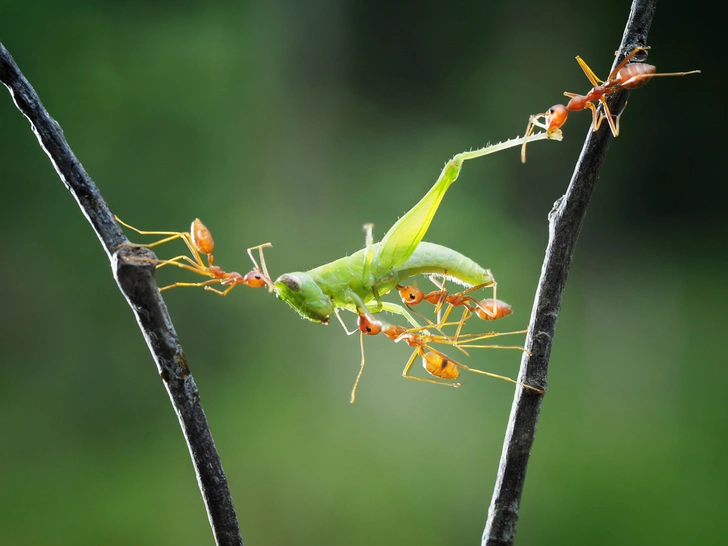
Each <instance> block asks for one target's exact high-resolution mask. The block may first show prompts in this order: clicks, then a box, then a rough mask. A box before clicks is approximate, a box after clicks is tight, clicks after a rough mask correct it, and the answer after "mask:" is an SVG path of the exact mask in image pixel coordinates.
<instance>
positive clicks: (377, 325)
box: [351, 313, 544, 403]
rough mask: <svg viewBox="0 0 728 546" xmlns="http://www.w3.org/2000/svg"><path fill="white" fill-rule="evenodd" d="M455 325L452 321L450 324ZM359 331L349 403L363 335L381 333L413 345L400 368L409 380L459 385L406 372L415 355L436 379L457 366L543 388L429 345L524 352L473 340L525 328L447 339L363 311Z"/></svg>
mask: <svg viewBox="0 0 728 546" xmlns="http://www.w3.org/2000/svg"><path fill="white" fill-rule="evenodd" d="M453 324H455V323H453ZM357 325H358V328H359V331H360V332H361V368H360V369H359V374H358V375H357V377H356V381H355V382H354V388H353V389H352V391H351V402H352V403H353V402H354V400H355V397H356V388H357V385H358V384H359V379H360V378H361V375H362V372H363V371H364V363H365V359H364V334H367V335H370V336H374V335H377V334H380V333H383V334H384V335H385V336H387V337H388V338H389V339H391V340H392V341H394V342H399V341H404V342H405V343H406V344H407V345H409V346H410V347H414V349H415V350H414V351H413V353H412V356H411V357H410V359H409V360H408V361H407V364H406V365H405V367H404V370H403V371H402V377H404V378H405V379H413V380H415V381H424V382H426V383H433V384H435V385H445V386H449V387H456V388H457V387H460V383H446V382H444V381H438V380H437V379H427V378H424V377H415V376H412V375H409V371H410V368H412V364H413V363H414V361H415V358H417V356H420V357H422V365H423V367H424V368H425V370H427V372H428V373H429V374H430V375H432V376H434V377H437V378H439V379H444V380H448V379H457V378H458V377H459V376H460V369H463V370H467V371H469V372H473V373H478V374H481V375H487V376H488V377H495V378H496V379H502V380H504V381H508V382H510V383H514V384H516V385H521V386H522V387H524V388H527V389H530V390H532V391H535V392H538V393H540V394H543V393H544V391H543V390H542V389H538V388H536V387H532V386H530V385H524V384H523V383H519V382H518V381H516V380H515V379H511V378H510V377H505V376H503V375H498V374H494V373H490V372H485V371H483V370H476V369H475V368H471V367H469V366H466V365H465V364H461V363H460V362H457V361H455V360H453V359H452V358H450V357H449V356H447V355H446V354H445V353H443V352H441V351H438V350H437V349H434V348H433V347H432V346H431V344H432V343H442V344H447V345H452V346H453V347H455V348H457V349H458V350H460V351H462V352H463V353H465V354H468V353H467V352H466V351H465V350H464V349H463V347H467V348H471V349H518V350H520V351H525V349H524V348H523V347H511V346H508V347H506V346H501V345H474V344H473V342H476V341H480V340H482V339H487V338H491V337H496V336H501V335H508V334H521V333H524V332H525V331H520V332H507V333H500V334H497V333H490V334H472V335H471V334H467V335H466V336H463V337H467V339H466V340H464V341H463V340H462V338H461V339H460V340H457V341H455V340H452V339H450V338H448V337H447V336H436V335H432V334H430V333H429V332H427V330H425V329H424V328H405V327H404V326H399V325H395V324H387V323H386V322H384V321H381V320H377V319H375V318H373V317H371V316H367V314H363V313H360V314H359V319H358V322H357ZM444 326H448V324H446V323H440V324H438V325H437V327H438V328H441V327H444Z"/></svg>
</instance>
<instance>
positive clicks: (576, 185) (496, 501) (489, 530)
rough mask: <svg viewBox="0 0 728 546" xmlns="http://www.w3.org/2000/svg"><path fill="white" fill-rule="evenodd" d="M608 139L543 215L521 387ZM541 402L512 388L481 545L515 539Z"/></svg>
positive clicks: (547, 348) (536, 354)
mask: <svg viewBox="0 0 728 546" xmlns="http://www.w3.org/2000/svg"><path fill="white" fill-rule="evenodd" d="M656 3H657V0H635V1H634V2H633V4H632V9H631V12H630V16H629V20H628V21H627V26H626V28H625V31H624V34H623V36H622V43H621V45H620V47H619V55H617V58H616V59H615V61H614V65H613V67H612V69H614V67H616V66H617V64H618V63H619V62H620V61H621V60H622V59H624V57H625V56H626V54H627V53H629V52H630V51H631V50H632V49H634V47H636V46H644V45H646V39H647V32H648V30H649V28H650V24H651V23H652V18H653V16H654V12H655V7H656ZM643 58H644V57H643ZM627 95H628V93H627V92H625V91H622V92H619V93H615V94H614V95H613V96H612V97H611V100H610V101H609V107H610V109H611V111H612V112H621V111H622V110H623V109H624V107H625V105H626V104H627ZM611 141H612V134H611V132H610V130H609V128H608V127H607V124H606V123H604V124H602V128H601V129H600V130H599V131H597V132H596V133H595V132H592V131H591V129H590V130H589V134H588V136H587V138H586V141H585V142H584V147H583V148H582V151H581V156H580V157H579V160H578V162H577V164H576V167H575V169H574V174H573V175H572V178H571V183H570V184H569V187H568V189H567V190H566V194H565V195H564V196H563V197H561V198H560V199H559V200H558V201H557V202H556V203H555V204H554V208H553V209H552V211H551V213H550V214H549V242H548V246H547V248H546V257H545V259H544V263H543V266H542V269H541V278H540V280H539V283H538V288H537V290H536V298H535V301H534V304H533V309H532V311H531V322H530V324H529V328H528V335H527V338H526V348H527V349H528V350H529V352H530V356H529V355H528V354H524V356H523V359H522V361H521V371H520V374H519V377H518V380H519V381H520V382H522V383H525V384H527V385H537V386H541V387H543V388H545V387H546V377H547V372H548V364H549V357H550V355H551V346H552V344H553V339H554V333H555V330H556V322H557V320H558V318H559V312H560V311H561V298H562V295H563V292H564V287H565V286H566V279H567V277H568V274H569V268H570V267H571V260H572V257H573V255H574V249H575V247H576V241H577V239H578V238H579V232H580V231H581V226H582V224H583V222H584V217H585V216H586V210H587V207H588V205H589V201H590V200H591V197H592V195H593V193H594V190H595V189H596V186H597V181H598V180H599V173H600V171H601V169H602V165H603V164H604V160H605V158H606V156H607V151H608V150H609V145H610V143H611ZM542 401H543V396H542V395H539V394H537V393H535V392H533V391H531V390H527V389H522V388H521V389H516V395H515V398H514V400H513V406H512V408H511V415H510V419H509V422H508V428H507V431H506V437H505V441H504V443H503V452H502V454H501V460H500V465H499V468H498V478H497V480H496V484H495V489H494V491H493V498H492V500H491V504H490V508H489V510H488V521H487V523H486V526H485V531H484V533H483V539H482V544H483V545H487V546H496V545H498V546H501V545H510V544H513V542H514V540H515V534H516V525H517V523H518V515H519V510H520V502H521V495H522V493H523V484H524V482H525V479H526V467H527V465H528V458H529V456H530V454H531V447H532V445H533V440H534V437H535V434H536V425H537V423H538V417H539V414H540V412H541V403H542Z"/></svg>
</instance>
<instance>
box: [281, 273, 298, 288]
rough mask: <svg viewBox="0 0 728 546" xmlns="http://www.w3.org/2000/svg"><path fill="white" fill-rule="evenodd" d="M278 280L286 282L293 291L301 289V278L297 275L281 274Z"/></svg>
mask: <svg viewBox="0 0 728 546" xmlns="http://www.w3.org/2000/svg"><path fill="white" fill-rule="evenodd" d="M278 282H282V283H283V284H285V285H286V286H287V287H288V288H289V289H290V290H291V291H292V292H299V291H300V290H301V279H299V278H298V277H297V276H296V275H288V274H286V275H281V276H280V277H279V278H278Z"/></svg>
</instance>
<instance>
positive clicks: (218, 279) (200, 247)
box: [115, 217, 273, 296]
mask: <svg viewBox="0 0 728 546" xmlns="http://www.w3.org/2000/svg"><path fill="white" fill-rule="evenodd" d="M115 218H116V221H117V222H119V223H120V224H121V225H122V226H125V227H127V228H129V229H131V230H133V231H135V232H137V233H139V234H140V235H166V237H165V238H164V239H160V240H159V241H156V242H154V243H151V244H148V245H142V246H145V247H147V248H152V247H155V246H158V245H161V244H163V243H167V242H169V241H173V240H175V239H182V240H183V241H184V243H185V245H187V248H188V249H189V250H190V252H191V253H192V256H193V258H194V259H193V258H190V257H189V256H186V255H180V256H175V257H174V258H171V259H169V260H160V261H159V262H157V267H164V266H165V265H174V266H177V267H181V268H182V269H186V270H188V271H192V272H193V273H197V274H198V275H202V276H204V277H210V279H211V280H209V281H203V282H176V283H174V284H170V285H169V286H164V287H162V288H160V289H159V290H160V292H161V291H163V290H167V289H169V288H175V287H178V286H204V287H205V290H210V291H212V292H215V293H216V294H220V295H221V296H226V295H227V294H228V293H229V292H230V291H231V290H232V289H233V288H235V287H236V286H237V285H239V284H245V285H247V286H250V287H251V288H260V287H262V286H268V290H269V291H271V290H272V287H273V283H272V282H271V280H270V277H269V276H268V271H267V267H266V265H265V258H264V257H263V248H265V247H269V246H271V244H270V243H265V244H263V245H258V246H254V247H251V248H249V249H248V256H250V259H251V260H252V261H253V264H254V265H255V267H254V268H253V269H252V270H251V271H249V272H248V273H246V274H245V275H241V274H240V273H238V272H236V271H232V272H230V273H228V272H226V271H223V269H222V268H221V267H220V266H217V265H214V260H215V259H214V257H213V255H212V252H213V250H215V241H214V240H213V238H212V233H211V232H210V230H209V229H207V227H206V226H205V225H204V224H203V223H202V222H201V221H200V219H199V218H195V220H194V221H193V222H192V225H191V226H190V231H189V233H186V232H183V231H142V230H140V229H137V228H135V227H134V226H130V225H129V224H127V223H125V222H123V221H122V220H121V219H120V218H118V217H115ZM256 249H257V250H258V252H259V254H260V259H261V263H262V264H263V269H262V271H261V268H260V267H259V266H258V262H256V261H255V258H254V257H253V254H252V251H253V250H256ZM202 254H205V255H207V265H205V262H204V261H203V259H202ZM211 284H220V285H221V286H225V287H227V288H226V289H225V290H223V291H221V290H216V289H215V288H212V287H211V286H210V285H211Z"/></svg>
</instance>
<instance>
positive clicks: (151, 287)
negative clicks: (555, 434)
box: [0, 43, 243, 546]
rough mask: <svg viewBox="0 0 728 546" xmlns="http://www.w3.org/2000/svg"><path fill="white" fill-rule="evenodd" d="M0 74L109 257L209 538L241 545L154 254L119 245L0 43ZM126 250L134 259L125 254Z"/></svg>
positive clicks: (98, 200)
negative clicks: (160, 389) (174, 429)
mask: <svg viewBox="0 0 728 546" xmlns="http://www.w3.org/2000/svg"><path fill="white" fill-rule="evenodd" d="M0 81H2V83H4V84H5V86H6V87H7V88H8V90H9V91H10V94H11V95H12V97H13V100H14V101H15V105H16V106H17V107H18V110H20V111H21V112H22V113H23V115H25V117H26V118H28V121H30V124H31V127H32V128H33V131H34V132H35V134H36V136H37V137H38V142H39V143H40V145H41V147H42V148H43V150H45V152H46V154H48V157H49V158H50V160H51V163H53V166H54V167H55V169H56V172H58V175H59V176H60V177H61V180H62V181H63V183H64V184H65V186H66V188H68V190H69V191H70V192H71V194H73V196H74V197H75V199H76V201H77V202H78V205H79V207H81V211H82V212H83V214H84V215H85V216H86V218H88V220H89V222H90V223H91V226H92V228H93V230H94V231H95V232H96V235H97V236H98V238H99V240H100V241H101V244H102V245H103V247H104V250H105V251H106V253H107V255H108V256H109V259H110V260H111V265H112V269H113V272H114V277H115V278H116V281H117V283H118V285H119V288H120V289H121V291H122V293H123V294H124V297H125V298H126V300H127V301H128V302H129V305H130V306H131V308H132V311H133V312H134V315H135V316H136V319H137V322H138V323H139V327H140V328H141V330H142V334H143V335H144V339H146V341H147V345H148V346H149V350H150V351H151V353H152V357H153V358H154V361H155V362H156V363H157V368H158V370H159V374H160V376H161V377H162V381H163V383H164V386H165V387H166V389H167V392H168V393H169V397H170V400H171V401H172V406H173V407H174V410H175V412H176V413H177V417H178V419H179V422H180V425H181V426H182V431H183V433H184V436H185V439H186V440H187V446H188V448H189V450H190V455H191V456H192V463H193V465H194V468H195V473H196V475H197V482H198V484H199V487H200V490H201V492H202V497H203V499H204V501H205V506H206V508H207V514H208V517H209V520H210V525H211V527H212V532H213V535H214V536H215V541H216V543H217V544H219V545H225V546H228V545H229V546H233V545H242V544H243V539H242V537H241V535H240V529H239V526H238V520H237V516H236V515H235V510H234V508H233V501H232V496H231V495H230V490H229V488H228V484H227V478H226V477H225V473H224V472H223V469H222V464H221V463H220V457H219V455H218V453H217V449H216V448H215V443H214V441H213V439H212V434H211V433H210V429H209V426H208V424H207V418H206V417H205V413H204V411H203V409H202V405H201V404H200V395H199V392H198V390H197V385H195V381H194V379H193V377H192V375H191V374H190V370H189V367H188V365H187V360H186V359H185V356H184V353H183V352H182V347H181V346H180V344H179V339H178V338H177V334H176V332H175V330H174V327H173V325H172V321H171V319H170V318H169V313H168V312H167V307H166V305H165V304H164V301H163V300H162V297H161V295H160V293H159V290H158V289H157V284H156V282H155V280H154V269H155V268H154V266H153V265H146V264H145V263H144V261H140V260H138V257H139V256H143V257H147V258H151V259H154V258H155V257H154V254H153V253H151V252H150V251H148V250H146V249H140V248H138V247H132V246H124V245H128V244H129V240H128V239H127V238H126V237H125V236H124V234H123V232H122V231H121V229H120V228H119V226H118V224H117V223H116V222H115V221H114V216H113V214H112V213H111V211H110V210H109V207H108V206H107V205H106V203H105V202H104V199H103V198H102V197H101V193H100V192H99V190H98V188H97V187H96V185H95V184H94V182H93V180H91V178H90V177H89V176H88V174H86V171H85V170H84V169H83V167H82V166H81V163H80V162H79V161H78V159H76V156H75V155H74V154H73V152H72V151H71V148H70V147H69V146H68V143H67V142H66V139H65V138H64V136H63V131H62V130H61V127H60V125H58V123H57V122H56V121H55V120H54V119H53V118H51V117H50V115H49V114H48V112H47V111H46V109H45V108H44V107H43V104H42V103H41V101H40V99H39V98H38V95H37V94H36V92H35V90H34V89H33V87H32V86H31V85H30V83H28V80H26V79H25V76H23V74H22V73H21V72H20V69H19V68H18V66H17V65H16V64H15V61H14V60H13V58H12V57H11V56H10V53H8V51H7V49H5V47H4V46H3V44H2V43H0ZM130 256H133V257H136V258H137V259H136V260H132V261H129V260H127V259H126V258H128V257H130ZM148 263H149V262H147V264H148Z"/></svg>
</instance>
